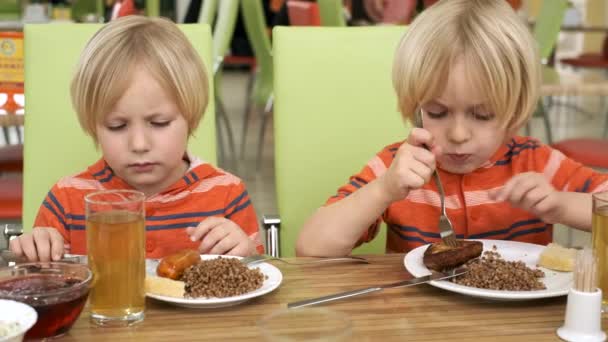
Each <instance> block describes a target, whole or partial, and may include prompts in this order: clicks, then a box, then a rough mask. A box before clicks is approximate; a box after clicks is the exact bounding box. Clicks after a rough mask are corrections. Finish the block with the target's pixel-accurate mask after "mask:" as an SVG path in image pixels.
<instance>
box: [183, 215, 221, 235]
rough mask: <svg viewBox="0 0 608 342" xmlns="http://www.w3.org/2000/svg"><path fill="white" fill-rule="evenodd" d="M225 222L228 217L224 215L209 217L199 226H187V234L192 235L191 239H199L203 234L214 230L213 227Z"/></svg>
mask: <svg viewBox="0 0 608 342" xmlns="http://www.w3.org/2000/svg"><path fill="white" fill-rule="evenodd" d="M224 222H226V219H225V218H223V217H216V216H212V217H208V218H206V219H205V220H203V221H201V223H199V224H198V226H196V227H188V228H186V234H188V235H189V236H190V240H192V241H199V240H201V239H202V238H203V236H205V235H206V234H208V233H209V232H210V231H211V230H213V228H215V227H217V226H219V225H221V224H223V223H224Z"/></svg>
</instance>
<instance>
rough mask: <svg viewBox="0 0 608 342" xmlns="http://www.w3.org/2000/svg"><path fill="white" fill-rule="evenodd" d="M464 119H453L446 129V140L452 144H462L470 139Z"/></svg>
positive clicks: (470, 133)
mask: <svg viewBox="0 0 608 342" xmlns="http://www.w3.org/2000/svg"><path fill="white" fill-rule="evenodd" d="M465 121H466V120H465V119H464V118H455V120H453V122H452V125H450V127H449V128H448V139H450V141H451V142H452V143H454V144H462V143H464V142H467V141H468V140H469V139H471V135H472V132H471V129H470V128H469V126H468V125H467V123H466V122H465Z"/></svg>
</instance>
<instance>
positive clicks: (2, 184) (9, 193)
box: [0, 173, 23, 221]
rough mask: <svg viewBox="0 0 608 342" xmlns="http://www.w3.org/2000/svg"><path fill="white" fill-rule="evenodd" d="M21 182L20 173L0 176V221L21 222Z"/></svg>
mask: <svg viewBox="0 0 608 342" xmlns="http://www.w3.org/2000/svg"><path fill="white" fill-rule="evenodd" d="M22 182H23V176H22V175H21V174H20V173H15V174H6V175H0V221H3V220H9V221H21V214H22V207H21V206H22V204H21V201H22V199H23V187H22V185H21V184H22Z"/></svg>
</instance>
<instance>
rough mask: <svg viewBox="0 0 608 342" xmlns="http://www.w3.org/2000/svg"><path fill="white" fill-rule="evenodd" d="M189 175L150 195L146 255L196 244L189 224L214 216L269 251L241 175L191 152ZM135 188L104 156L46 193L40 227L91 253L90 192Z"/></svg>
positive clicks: (38, 221)
mask: <svg viewBox="0 0 608 342" xmlns="http://www.w3.org/2000/svg"><path fill="white" fill-rule="evenodd" d="M189 160H190V167H189V169H188V171H187V172H186V174H185V175H184V176H183V177H182V178H181V179H180V180H179V181H177V182H176V183H175V184H173V185H171V186H170V187H168V188H167V189H166V190H165V191H163V192H161V193H158V194H156V195H153V196H151V197H148V198H146V202H145V210H146V257H148V258H161V257H163V256H165V255H167V254H171V253H173V252H176V251H178V250H181V249H185V248H192V249H196V248H197V247H198V245H199V244H200V242H192V241H191V240H190V237H189V236H188V235H187V234H186V232H185V229H186V228H187V227H196V226H197V225H198V224H199V223H200V222H201V221H203V220H204V219H205V218H207V217H210V216H219V217H226V218H228V219H230V220H232V221H234V222H235V223H236V224H237V225H238V226H239V227H241V229H243V231H245V233H247V235H249V237H250V238H251V239H252V240H254V241H255V242H256V245H257V250H258V251H259V252H263V250H264V248H263V246H262V243H261V239H260V235H259V232H258V221H257V218H256V214H255V210H254V208H253V205H252V204H251V200H250V198H249V194H248V193H247V190H246V189H245V185H244V184H243V182H242V181H241V180H240V179H239V178H237V177H236V176H233V175H231V174H230V173H227V172H225V171H223V170H221V169H218V168H216V167H213V166H212V165H211V164H208V163H205V162H203V161H201V160H199V159H197V158H195V157H191V156H189ZM116 189H133V188H132V187H131V186H130V185H128V184H127V183H126V182H125V181H123V180H122V179H120V178H119V177H118V176H116V175H115V174H114V172H113V171H112V169H111V168H110V167H109V166H108V164H107V163H106V162H105V161H104V160H103V159H101V160H99V161H98V162H97V163H95V164H93V165H92V166H90V167H89V168H88V169H87V170H86V171H84V172H82V173H80V174H78V175H76V176H71V177H64V178H62V179H61V180H60V181H59V182H58V183H57V184H55V185H54V186H53V188H52V189H51V191H49V193H48V194H47V196H46V197H45V199H44V201H43V203H42V206H41V207H40V210H39V211H38V216H37V217H36V221H35V224H34V227H53V228H56V229H57V230H58V231H59V232H60V233H61V235H62V236H63V238H64V241H65V244H66V248H67V251H68V252H69V253H73V254H86V234H85V226H86V224H85V206H84V197H85V195H87V194H89V193H91V192H94V191H100V190H116Z"/></svg>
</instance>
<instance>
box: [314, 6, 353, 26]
mask: <svg viewBox="0 0 608 342" xmlns="http://www.w3.org/2000/svg"><path fill="white" fill-rule="evenodd" d="M317 3H318V4H319V14H321V25H323V26H346V19H345V18H344V8H343V7H342V0H317Z"/></svg>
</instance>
